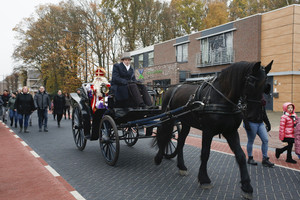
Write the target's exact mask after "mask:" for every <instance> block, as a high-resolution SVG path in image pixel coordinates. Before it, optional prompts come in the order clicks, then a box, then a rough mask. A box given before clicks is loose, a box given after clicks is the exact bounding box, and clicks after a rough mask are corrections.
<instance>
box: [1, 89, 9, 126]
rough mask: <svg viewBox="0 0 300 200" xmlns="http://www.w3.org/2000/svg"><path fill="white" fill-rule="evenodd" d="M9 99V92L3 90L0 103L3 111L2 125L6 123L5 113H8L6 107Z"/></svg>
mask: <svg viewBox="0 0 300 200" xmlns="http://www.w3.org/2000/svg"><path fill="white" fill-rule="evenodd" d="M9 98H10V94H9V91H8V90H4V91H3V94H2V101H3V106H2V109H3V113H2V114H3V115H2V121H3V122H4V123H6V122H7V117H6V113H7V112H8V106H7V105H8V100H9Z"/></svg>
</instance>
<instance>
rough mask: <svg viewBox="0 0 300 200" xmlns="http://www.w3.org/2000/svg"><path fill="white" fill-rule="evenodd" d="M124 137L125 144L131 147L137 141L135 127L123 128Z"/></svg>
mask: <svg viewBox="0 0 300 200" xmlns="http://www.w3.org/2000/svg"><path fill="white" fill-rule="evenodd" d="M123 131H124V135H125V143H126V144H127V145H128V146H130V147H132V146H133V145H135V143H136V142H137V141H138V136H137V129H136V128H135V127H130V128H125V129H124V130H123Z"/></svg>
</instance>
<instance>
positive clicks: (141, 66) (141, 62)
mask: <svg viewBox="0 0 300 200" xmlns="http://www.w3.org/2000/svg"><path fill="white" fill-rule="evenodd" d="M143 66H144V55H143V54H141V55H139V68H143Z"/></svg>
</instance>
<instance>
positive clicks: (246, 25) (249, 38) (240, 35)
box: [233, 15, 261, 62]
mask: <svg viewBox="0 0 300 200" xmlns="http://www.w3.org/2000/svg"><path fill="white" fill-rule="evenodd" d="M234 27H235V28H236V29H237V30H236V31H234V32H233V48H234V51H235V62H239V61H250V62H252V61H260V48H261V47H260V34H261V33H260V32H261V16H260V15H255V16H252V17H249V18H245V19H242V20H239V21H236V22H234Z"/></svg>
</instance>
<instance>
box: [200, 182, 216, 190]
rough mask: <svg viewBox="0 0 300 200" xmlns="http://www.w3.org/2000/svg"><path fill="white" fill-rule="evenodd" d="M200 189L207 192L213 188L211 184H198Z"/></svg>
mask: <svg viewBox="0 0 300 200" xmlns="http://www.w3.org/2000/svg"><path fill="white" fill-rule="evenodd" d="M200 187H201V188H202V189H204V190H209V189H211V188H213V187H214V186H213V184H211V183H204V184H200Z"/></svg>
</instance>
